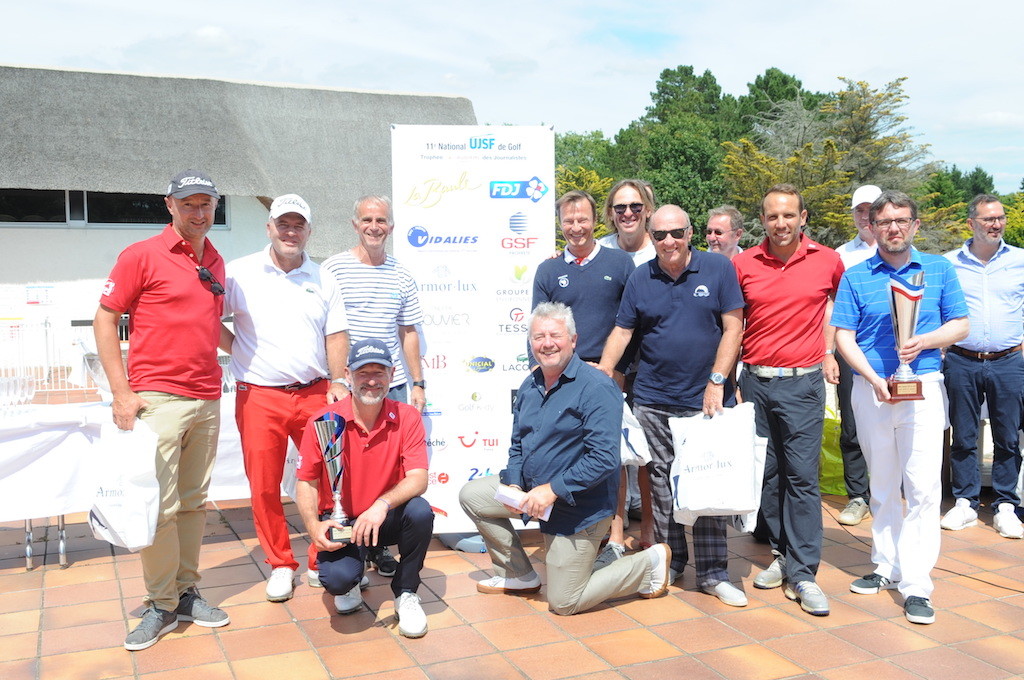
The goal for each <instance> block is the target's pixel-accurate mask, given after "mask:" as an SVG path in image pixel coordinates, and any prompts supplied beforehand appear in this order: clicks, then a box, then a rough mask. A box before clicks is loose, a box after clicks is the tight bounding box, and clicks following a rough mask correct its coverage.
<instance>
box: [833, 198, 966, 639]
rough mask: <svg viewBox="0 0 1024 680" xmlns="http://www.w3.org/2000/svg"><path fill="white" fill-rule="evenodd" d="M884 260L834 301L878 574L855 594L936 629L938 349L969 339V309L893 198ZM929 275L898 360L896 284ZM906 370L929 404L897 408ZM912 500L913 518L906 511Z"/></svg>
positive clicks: (913, 213)
mask: <svg viewBox="0 0 1024 680" xmlns="http://www.w3.org/2000/svg"><path fill="white" fill-rule="evenodd" d="M870 220H871V225H872V226H871V228H872V231H873V232H874V234H875V239H876V241H877V244H878V252H877V253H876V254H875V255H872V256H871V257H870V258H868V259H867V260H866V261H865V262H862V263H861V264H859V265H856V266H854V267H852V268H851V269H848V270H847V271H846V274H845V275H844V276H843V279H842V281H841V282H840V284H839V292H838V293H837V294H836V303H835V308H834V309H833V311H832V325H833V326H835V327H836V328H837V331H836V344H837V346H838V347H839V351H840V352H842V354H843V357H844V358H845V359H846V360H847V361H848V362H849V363H850V367H851V368H853V370H854V373H855V375H854V381H853V391H852V395H851V396H852V401H853V413H854V417H855V419H856V421H857V433H858V434H859V435H860V443H861V447H862V448H863V450H864V457H865V458H866V459H867V462H868V474H869V479H870V484H871V514H872V515H873V516H874V521H873V522H872V525H871V538H872V548H871V560H872V561H873V562H874V563H875V565H876V566H875V571H874V573H872V574H868V575H867V576H864V577H863V578H859V579H857V580H856V581H854V582H853V583H852V584H851V585H850V590H851V591H853V592H855V593H859V594H862V595H869V594H874V593H878V592H880V591H882V590H885V589H891V588H899V591H900V594H901V595H903V598H904V604H903V610H904V614H905V615H906V617H907V620H908V621H910V622H911V623H934V621H935V610H934V609H933V608H932V604H931V599H930V598H931V593H932V589H933V585H932V580H931V570H932V567H934V566H935V562H936V560H937V559H938V557H939V544H940V537H939V526H938V525H939V502H940V501H941V500H942V482H941V468H942V431H943V430H944V429H945V428H946V409H945V395H944V394H943V392H944V389H943V384H942V373H941V368H942V357H941V352H940V348H942V347H946V346H948V345H951V344H953V343H955V342H958V341H960V340H963V339H964V338H965V337H967V331H968V323H967V304H966V303H965V302H964V295H963V293H962V292H961V290H960V283H959V281H958V279H957V275H956V271H955V270H954V269H953V265H951V264H950V263H949V261H948V260H946V259H945V258H943V257H940V256H938V255H929V254H927V253H922V252H920V251H918V250H917V249H915V248H914V247H913V246H912V245H911V243H913V240H914V235H915V234H916V233H917V230H918V228H919V227H920V225H921V222H920V220H918V219H917V204H915V203H914V201H912V200H911V199H910V197H908V196H907V195H906V194H904V193H902V192H899V191H885V192H883V193H882V195H881V196H879V197H878V198H877V199H875V202H874V203H872V204H871V212H870ZM918 272H923V273H924V297H923V299H922V301H921V306H920V315H919V317H918V322H917V329H916V331H915V334H914V335H913V336H912V337H911V338H910V339H909V340H907V342H906V343H904V344H903V346H902V347H900V348H899V350H898V351H897V348H896V339H895V336H894V334H893V329H892V321H891V318H890V312H889V296H890V292H889V289H890V277H891V276H892V275H893V274H895V275H898V276H900V277H902V278H903V279H908V280H909V279H910V277H912V276H914V275H915V274H917V273H918ZM900 361H904V362H907V363H909V364H910V367H911V368H912V369H913V371H914V372H915V373H916V374H917V375H918V376H919V377H920V379H921V382H922V392H923V395H924V399H921V400H916V401H896V402H894V401H893V400H892V398H891V395H890V393H889V386H888V384H887V382H886V378H887V377H888V376H890V375H892V374H893V372H895V370H896V368H897V366H898V365H899V363H900ZM901 486H902V488H903V495H905V496H906V501H907V504H906V510H904V507H903V498H902V496H901V493H900V488H901Z"/></svg>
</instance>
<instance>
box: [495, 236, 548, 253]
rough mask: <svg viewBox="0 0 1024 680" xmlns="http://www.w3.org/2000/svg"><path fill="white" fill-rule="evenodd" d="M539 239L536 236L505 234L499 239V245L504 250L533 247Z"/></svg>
mask: <svg viewBox="0 0 1024 680" xmlns="http://www.w3.org/2000/svg"><path fill="white" fill-rule="evenodd" d="M539 240H540V239H539V238H537V237H536V236H506V237H505V238H503V239H501V247H502V248H505V249H506V250H527V249H529V248H532V247H534V246H535V245H536V244H537V242H538V241H539Z"/></svg>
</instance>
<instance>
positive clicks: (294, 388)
mask: <svg viewBox="0 0 1024 680" xmlns="http://www.w3.org/2000/svg"><path fill="white" fill-rule="evenodd" d="M321 380H326V378H323V377H321V378H314V379H313V380H310V381H309V382H307V383H299V382H294V383H292V384H291V385H256V384H254V383H244V384H245V385H252V386H253V387H263V388H265V389H268V390H288V391H289V392H295V391H298V390H304V389H306V388H307V387H312V386H313V385H315V384H317V383H318V382H320V381H321ZM238 382H242V381H241V380H239V381H238Z"/></svg>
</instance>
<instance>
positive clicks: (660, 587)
mask: <svg viewBox="0 0 1024 680" xmlns="http://www.w3.org/2000/svg"><path fill="white" fill-rule="evenodd" d="M644 554H645V555H647V559H649V560H650V561H651V584H650V586H649V587H648V588H647V589H646V590H641V591H640V597H643V598H646V599H652V598H655V597H661V596H662V595H665V594H666V593H668V584H669V582H670V581H669V579H670V574H669V569H670V568H669V564H671V563H672V548H670V547H668V544H667V543H658V544H657V545H652V546H651V547H650V548H648V549H647V550H645V551H644Z"/></svg>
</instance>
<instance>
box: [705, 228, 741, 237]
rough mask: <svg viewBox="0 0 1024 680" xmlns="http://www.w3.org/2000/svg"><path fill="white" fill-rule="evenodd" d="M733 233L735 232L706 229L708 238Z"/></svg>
mask: <svg viewBox="0 0 1024 680" xmlns="http://www.w3.org/2000/svg"><path fill="white" fill-rule="evenodd" d="M733 231H735V230H734V229H726V230H725V231H722V230H721V229H708V231H707V235H708V236H725V235H726V234H731V233H732V232H733Z"/></svg>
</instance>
